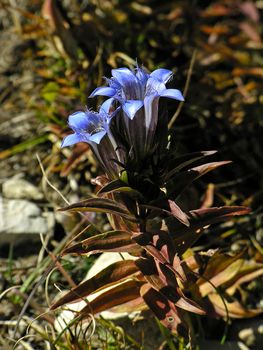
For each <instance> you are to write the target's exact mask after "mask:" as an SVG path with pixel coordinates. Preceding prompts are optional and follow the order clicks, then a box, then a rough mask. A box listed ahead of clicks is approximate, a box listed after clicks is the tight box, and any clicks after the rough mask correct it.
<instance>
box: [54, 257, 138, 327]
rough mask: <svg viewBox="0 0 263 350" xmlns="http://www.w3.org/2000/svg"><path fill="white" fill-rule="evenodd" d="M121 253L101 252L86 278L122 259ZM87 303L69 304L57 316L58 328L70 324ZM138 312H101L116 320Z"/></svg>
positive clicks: (98, 293) (133, 258) (131, 316)
mask: <svg viewBox="0 0 263 350" xmlns="http://www.w3.org/2000/svg"><path fill="white" fill-rule="evenodd" d="M121 255H122V256H123V258H124V259H125V260H128V259H129V260H130V259H132V260H135V259H137V258H136V257H134V256H131V255H130V254H128V253H122V254H121ZM121 255H120V254H119V253H103V254H101V255H100V256H99V258H98V259H96V261H95V263H94V264H93V266H92V267H91V268H90V270H89V271H88V273H87V276H86V278H85V280H87V279H89V278H91V277H93V276H95V275H96V274H97V273H99V272H100V271H102V270H103V269H105V268H106V267H108V266H109V265H111V264H113V263H115V262H117V261H121V260H122V257H121ZM120 284H121V283H120ZM115 286H116V285H114V287H115ZM111 288H113V286H111V287H108V288H105V289H103V291H100V292H97V293H94V294H91V295H90V296H88V298H87V300H88V301H92V300H93V299H95V298H96V297H97V296H98V295H100V294H101V293H104V292H105V291H106V290H109V289H111ZM86 305H87V303H86V302H85V301H84V300H81V301H79V302H77V303H73V304H69V305H68V310H66V309H65V310H63V311H62V312H61V313H60V315H59V316H58V317H57V319H56V320H55V327H56V329H57V330H58V331H59V332H61V331H62V330H63V329H64V328H65V327H66V326H67V325H68V324H69V322H70V321H72V320H73V318H74V317H76V315H77V312H78V311H80V310H81V309H83V308H84V307H85V306H86ZM63 308H65V306H63ZM138 313H139V312H138V311H135V312H133V313H127V312H121V313H116V312H111V311H103V312H101V313H100V315H101V316H102V317H103V318H105V319H109V320H114V319H118V318H122V317H130V318H134V317H135V316H136V315H137V314H138Z"/></svg>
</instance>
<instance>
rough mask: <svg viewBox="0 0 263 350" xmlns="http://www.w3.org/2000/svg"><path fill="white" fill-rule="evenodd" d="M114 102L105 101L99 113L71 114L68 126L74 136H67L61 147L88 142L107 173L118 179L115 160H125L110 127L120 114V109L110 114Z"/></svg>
mask: <svg viewBox="0 0 263 350" xmlns="http://www.w3.org/2000/svg"><path fill="white" fill-rule="evenodd" d="M112 102H113V99H108V100H107V101H105V102H104V103H103V104H102V105H101V107H100V109H99V112H94V111H90V110H87V111H85V112H82V111H79V112H75V113H73V114H71V115H70V116H69V119H68V124H69V126H70V128H71V129H72V130H73V131H74V134H71V135H68V136H66V137H65V138H64V140H63V141H62V144H61V147H66V146H71V145H74V144H76V143H78V142H87V143H88V144H89V145H90V147H91V149H92V150H93V153H94V154H95V156H96V157H97V159H98V161H99V162H100V163H101V165H102V167H103V168H104V170H105V172H106V173H108V174H109V175H110V176H111V177H117V176H118V174H119V171H120V169H119V165H118V164H117V163H116V162H114V160H115V159H116V160H118V161H119V162H122V161H123V159H121V158H120V152H119V151H118V150H117V148H118V147H117V144H116V141H115V139H114V137H113V135H112V133H111V131H110V127H109V125H110V122H111V119H112V118H113V117H114V116H115V114H116V113H117V112H118V109H116V110H115V111H114V112H113V113H110V109H111V105H112Z"/></svg>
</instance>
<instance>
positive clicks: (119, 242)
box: [63, 230, 141, 255]
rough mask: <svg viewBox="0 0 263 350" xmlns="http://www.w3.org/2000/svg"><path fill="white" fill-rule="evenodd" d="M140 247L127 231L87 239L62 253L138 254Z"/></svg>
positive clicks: (111, 232)
mask: <svg viewBox="0 0 263 350" xmlns="http://www.w3.org/2000/svg"><path fill="white" fill-rule="evenodd" d="M140 250H141V249H140V247H139V246H138V245H137V244H136V243H134V242H133V241H132V240H131V234H130V233H129V232H127V231H118V230H117V231H108V232H105V233H101V234H99V235H95V236H92V237H89V238H87V239H85V240H83V241H82V242H79V243H77V244H75V245H73V246H71V247H69V248H67V249H65V250H64V251H63V255H65V254H71V253H75V254H97V253H102V252H119V253H122V252H127V253H139V252H140Z"/></svg>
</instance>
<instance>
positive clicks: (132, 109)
mask: <svg viewBox="0 0 263 350" xmlns="http://www.w3.org/2000/svg"><path fill="white" fill-rule="evenodd" d="M142 106H143V101H140V100H129V101H126V102H125V103H124V104H123V105H122V109H123V110H124V112H125V113H126V114H127V116H128V117H129V118H130V119H133V118H134V116H135V114H136V112H137V111H138V110H139V109H140V108H141V107H142Z"/></svg>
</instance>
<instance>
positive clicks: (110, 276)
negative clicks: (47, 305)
mask: <svg viewBox="0 0 263 350" xmlns="http://www.w3.org/2000/svg"><path fill="white" fill-rule="evenodd" d="M136 272H138V267H137V266H136V264H135V263H134V261H133V260H123V261H118V262H116V263H114V264H111V265H110V266H108V267H107V268H105V269H104V270H102V271H101V272H99V273H98V274H97V275H95V276H94V277H92V278H90V279H88V280H87V281H85V282H82V283H81V284H79V285H78V286H77V287H75V288H73V289H72V290H71V291H70V292H68V293H67V294H66V295H64V296H63V297H62V298H60V299H59V300H58V301H57V302H56V303H54V304H53V305H52V306H51V309H52V310H54V309H56V308H57V307H59V306H61V305H64V304H68V303H72V302H75V301H77V300H79V299H83V298H85V297H87V296H88V295H90V294H92V293H94V292H97V291H99V290H101V289H104V288H107V287H109V286H111V285H112V284H114V283H116V282H121V281H122V280H123V279H125V278H127V277H128V276H131V275H133V274H135V273H136Z"/></svg>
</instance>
